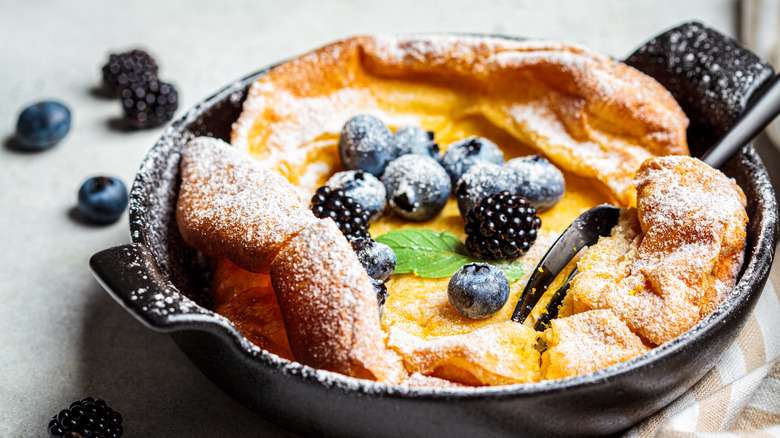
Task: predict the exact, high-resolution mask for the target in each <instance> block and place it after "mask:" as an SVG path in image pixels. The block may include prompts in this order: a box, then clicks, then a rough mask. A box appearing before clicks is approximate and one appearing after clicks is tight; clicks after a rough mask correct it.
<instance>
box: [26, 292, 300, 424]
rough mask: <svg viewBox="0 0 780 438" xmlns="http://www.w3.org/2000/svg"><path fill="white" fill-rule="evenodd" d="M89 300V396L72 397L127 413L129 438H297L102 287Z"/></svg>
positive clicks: (83, 348) (84, 382)
mask: <svg viewBox="0 0 780 438" xmlns="http://www.w3.org/2000/svg"><path fill="white" fill-rule="evenodd" d="M85 294H86V295H88V298H87V300H86V303H85V306H84V309H83V314H82V315H81V319H82V320H83V321H85V323H84V325H83V328H82V333H81V337H80V341H81V342H80V347H79V354H80V358H74V359H76V360H75V362H76V363H78V374H77V382H76V384H75V386H76V387H78V388H81V389H82V390H83V391H84V393H83V394H73V395H72V398H73V399H74V400H75V399H76V398H81V397H86V396H92V397H96V398H103V399H105V400H106V402H107V403H108V405H109V406H111V407H112V408H113V409H115V410H117V411H118V412H119V413H120V414H122V417H123V420H122V425H123V427H124V430H125V433H124V435H125V436H163V437H165V436H172V437H175V436H187V437H206V436H207V437H226V438H227V437H231V438H232V437H237V436H240V437H295V436H296V435H293V434H291V433H289V432H286V431H285V430H283V429H281V428H279V427H278V426H276V425H274V424H272V423H269V422H267V421H265V420H263V419H262V418H260V417H258V416H257V415H255V414H254V413H252V412H251V411H249V410H248V409H246V408H245V407H243V406H242V405H240V404H239V403H238V402H236V401H234V400H233V399H232V398H230V397H229V396H227V395H226V394H225V393H224V392H222V391H220V390H219V389H218V388H217V387H216V386H214V384H213V383H211V382H210V381H209V380H208V379H207V378H206V377H205V376H203V374H201V373H200V371H198V370H197V369H196V368H195V367H194V366H193V365H192V363H191V362H190V361H189V360H187V358H186V357H185V356H184V355H183V354H182V353H181V351H179V349H178V348H177V347H176V344H175V343H174V342H173V341H172V340H171V338H170V337H169V336H167V335H163V334H156V333H152V332H150V331H149V329H148V328H146V327H144V326H143V325H141V323H139V322H138V321H136V320H135V319H134V318H133V317H132V316H130V314H129V313H128V312H126V311H125V310H124V309H123V308H122V307H121V306H118V305H117V304H116V303H115V302H114V301H113V300H112V299H111V297H109V296H108V294H106V293H105V292H104V291H103V290H102V288H101V287H100V286H99V285H98V284H97V283H96V282H94V283H93V286H92V287H91V288H90V289H89V290H87V291H85ZM70 401H72V400H68V401H64V402H63V403H64V404H67V403H70ZM41 427H42V428H43V427H44V426H43V425H42V426H41Z"/></svg>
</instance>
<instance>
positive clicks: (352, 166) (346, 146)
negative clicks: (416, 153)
mask: <svg viewBox="0 0 780 438" xmlns="http://www.w3.org/2000/svg"><path fill="white" fill-rule="evenodd" d="M395 149H396V146H395V137H393V133H392V132H391V131H390V129H389V128H388V127H387V126H386V125H385V124H384V122H382V121H381V120H379V119H378V118H376V117H374V116H370V115H367V114H361V115H357V116H355V117H353V118H351V119H349V120H348V121H347V123H346V124H345V125H344V128H342V130H341V135H340V136H339V156H340V157H341V163H342V164H343V165H344V167H345V168H346V169H348V170H363V171H365V172H368V173H370V174H372V175H374V176H376V177H379V176H381V175H382V172H383V171H384V170H385V167H386V166H387V164H388V163H389V162H390V161H392V160H393V158H394V151H395Z"/></svg>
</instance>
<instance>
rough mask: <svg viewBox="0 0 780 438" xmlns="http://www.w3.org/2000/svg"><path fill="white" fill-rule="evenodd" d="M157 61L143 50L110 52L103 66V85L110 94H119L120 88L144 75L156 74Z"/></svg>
mask: <svg viewBox="0 0 780 438" xmlns="http://www.w3.org/2000/svg"><path fill="white" fill-rule="evenodd" d="M157 70H158V67H157V62H156V61H155V60H154V58H152V57H151V55H149V54H148V53H146V52H144V51H143V50H131V51H129V52H124V53H119V54H116V53H114V54H111V56H109V57H108V62H107V63H106V65H104V66H103V87H104V88H105V90H106V92H107V93H108V94H110V95H112V96H119V94H120V93H121V92H122V89H123V88H125V87H127V86H129V85H130V84H133V83H135V82H138V81H139V80H141V79H142V77H143V76H144V75H148V74H151V75H152V76H157Z"/></svg>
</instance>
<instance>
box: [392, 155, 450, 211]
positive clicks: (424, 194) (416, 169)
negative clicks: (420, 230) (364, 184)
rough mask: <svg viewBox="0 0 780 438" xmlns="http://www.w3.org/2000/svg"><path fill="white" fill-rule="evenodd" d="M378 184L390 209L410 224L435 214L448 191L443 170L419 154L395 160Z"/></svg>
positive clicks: (446, 196) (447, 177)
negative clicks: (384, 192) (381, 185)
mask: <svg viewBox="0 0 780 438" xmlns="http://www.w3.org/2000/svg"><path fill="white" fill-rule="evenodd" d="M382 182H383V183H384V184H385V189H386V190H387V204H388V205H389V206H390V209H392V210H393V212H395V214H397V215H398V216H401V217H402V218H404V219H407V220H410V221H424V220H427V219H430V218H432V217H434V216H436V215H437V214H439V212H440V211H441V210H442V209H443V208H444V206H445V205H446V204H447V199H448V198H449V196H450V190H451V186H450V178H449V176H447V172H446V171H445V170H444V168H443V167H441V165H440V164H439V163H438V162H437V161H436V160H434V159H433V158H430V157H426V156H422V155H403V156H401V157H398V158H397V159H396V160H395V161H393V162H391V163H390V164H389V165H388V166H387V169H386V170H385V174H384V175H383V176H382Z"/></svg>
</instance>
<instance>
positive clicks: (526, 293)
mask: <svg viewBox="0 0 780 438" xmlns="http://www.w3.org/2000/svg"><path fill="white" fill-rule="evenodd" d="M778 114H780V75H777V76H775V77H774V78H773V79H772V81H771V82H770V83H769V84H767V86H766V87H765V88H764V89H763V90H762V92H760V93H759V97H758V98H756V99H755V101H754V102H753V103H752V105H750V107H749V108H748V109H747V110H745V112H744V113H742V115H741V116H740V117H739V118H738V119H737V121H736V123H734V125H733V126H732V127H731V128H730V129H729V130H728V131H727V132H726V134H725V135H724V136H723V138H721V139H720V140H719V141H718V142H717V143H716V144H715V145H714V146H713V147H711V148H710V149H709V150H707V151H706V152H705V153H704V155H703V156H702V158H701V159H702V161H704V162H705V163H707V164H709V165H710V166H712V167H714V168H718V167H720V166H722V165H723V163H725V162H726V161H727V160H728V159H729V158H731V157H732V156H733V155H734V154H736V153H737V152H738V151H739V150H740V149H741V148H742V147H744V146H745V145H746V144H747V143H748V142H750V141H751V140H753V138H755V137H756V136H757V135H758V134H759V133H760V132H761V131H763V130H764V128H766V127H767V125H769V123H771V122H772V120H774V119H775V117H777V115H778ZM619 217H620V209H619V208H617V207H613V206H610V205H599V206H596V207H593V208H591V209H590V210H588V211H586V212H585V213H583V214H581V215H580V216H579V217H578V218H577V219H575V220H574V222H572V224H571V225H570V226H569V227H568V228H566V230H565V231H564V232H563V233H562V234H561V235H560V237H558V239H557V240H556V241H555V243H553V244H552V246H551V247H550V249H548V250H547V252H546V253H545V255H544V257H542V259H541V260H540V261H539V264H538V265H537V266H536V269H534V271H533V274H532V275H531V278H530V279H529V280H528V283H526V285H525V289H523V293H522V294H521V295H520V299H519V300H518V302H517V306H516V307H515V310H514V312H513V313H512V321H515V322H519V323H521V324H522V323H523V322H525V320H526V318H528V315H530V314H531V311H532V310H533V308H534V307H535V306H536V304H537V303H538V302H539V299H541V298H542V295H544V293H545V292H546V291H547V289H548V288H549V286H550V285H551V284H552V282H553V281H554V280H555V278H556V277H558V275H559V274H560V273H561V271H562V270H563V268H564V267H566V265H567V264H568V263H569V262H570V261H571V260H572V259H573V258H574V257H575V256H576V255H577V254H578V253H579V251H580V250H581V249H582V248H584V247H586V246H590V245H593V244H595V243H596V242H597V241H598V240H599V238H600V237H602V236H608V235H609V233H610V232H611V231H612V228H614V227H615V225H617V223H618V218H619ZM578 272H579V271H578V269H577V268H574V270H573V271H572V272H571V273H570V274H569V277H568V278H567V279H566V281H565V282H564V284H563V285H562V286H561V287H560V288H559V289H558V290H557V291H555V293H554V294H553V297H552V299H551V300H550V302H549V303H548V304H547V306H546V308H545V310H543V311H542V312H541V314H540V315H541V316H540V317H539V319H538V320H537V321H536V322H535V323H534V329H536V330H538V331H543V330H545V329H546V328H547V327H548V326H549V323H550V320H551V319H553V318H555V317H556V316H557V315H558V309H559V307H560V306H561V304H562V303H563V299H564V298H565V297H566V293H567V292H568V290H569V283H570V282H571V281H572V279H574V277H575V276H576V275H577V273H578Z"/></svg>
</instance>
